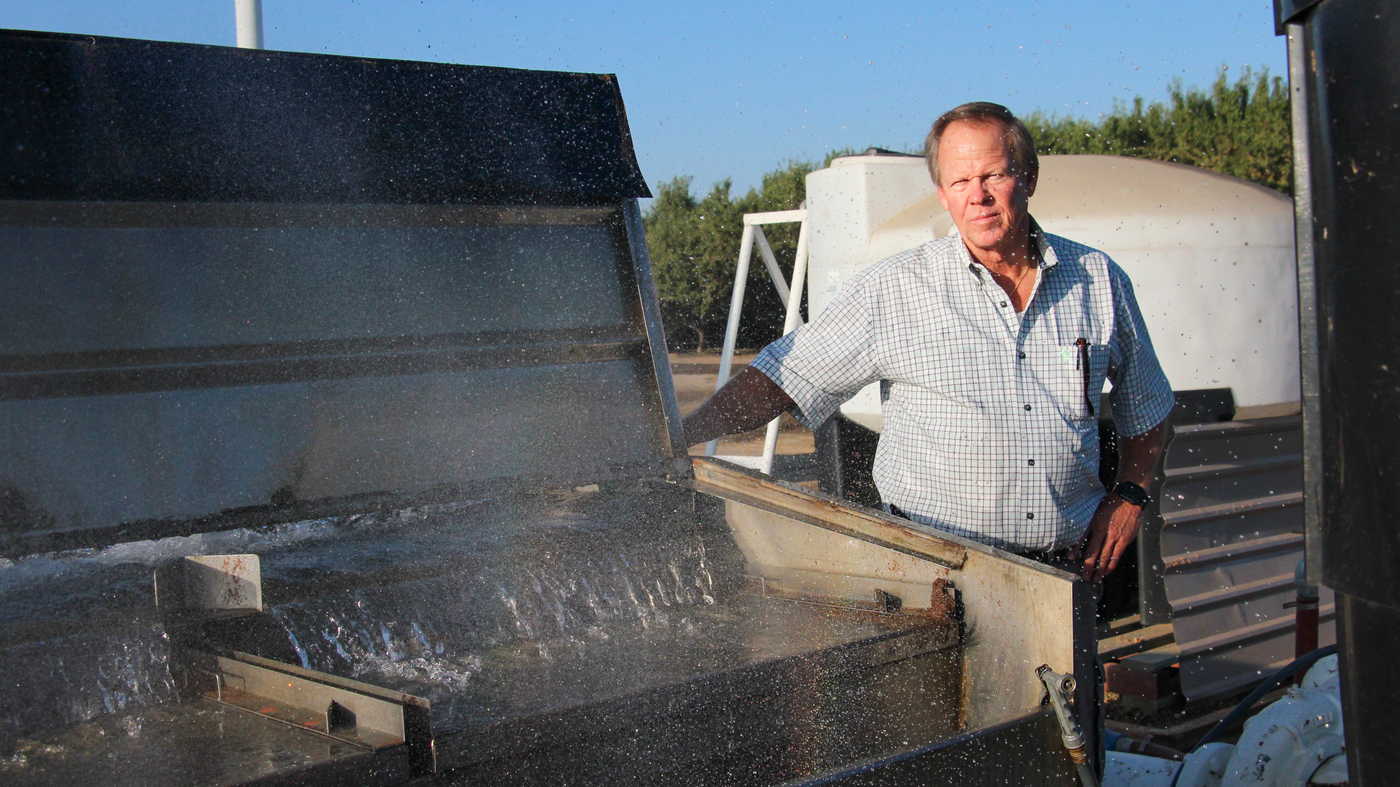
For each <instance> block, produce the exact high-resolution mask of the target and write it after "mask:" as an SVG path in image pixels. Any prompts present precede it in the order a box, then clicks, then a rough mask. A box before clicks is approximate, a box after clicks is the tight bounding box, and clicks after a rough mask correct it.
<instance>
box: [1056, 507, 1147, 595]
mask: <svg viewBox="0 0 1400 787" xmlns="http://www.w3.org/2000/svg"><path fill="white" fill-rule="evenodd" d="M1141 517H1142V509H1141V508H1139V507H1138V506H1135V505H1133V504H1132V503H1129V502H1128V501H1126V500H1124V499H1123V498H1121V497H1119V496H1118V495H1114V494H1110V495H1108V496H1107V497H1105V498H1104V499H1103V502H1101V503H1099V509H1098V510H1097V511H1095V512H1094V519H1093V521H1092V522H1090V523H1089V530H1088V532H1086V533H1085V534H1084V538H1082V539H1080V540H1079V543H1078V544H1075V545H1074V546H1072V547H1070V548H1069V558H1070V560H1078V559H1079V558H1080V557H1081V556H1082V557H1083V558H1084V564H1083V568H1082V569H1081V572H1080V576H1081V577H1083V578H1084V581H1085V582H1098V581H1099V580H1101V579H1103V578H1104V577H1106V576H1108V575H1109V573H1110V572H1112V571H1113V569H1115V568H1118V559H1119V558H1121V557H1123V553H1124V552H1126V551H1127V549H1128V545H1129V544H1131V543H1133V539H1134V538H1136V537H1137V532H1138V520H1139V518H1141ZM1085 542H1088V545H1087V546H1086V545H1085Z"/></svg>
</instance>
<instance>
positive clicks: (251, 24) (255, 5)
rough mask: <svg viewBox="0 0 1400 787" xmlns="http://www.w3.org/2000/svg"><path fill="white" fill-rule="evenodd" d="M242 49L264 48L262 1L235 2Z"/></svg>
mask: <svg viewBox="0 0 1400 787" xmlns="http://www.w3.org/2000/svg"><path fill="white" fill-rule="evenodd" d="M233 8H234V16H235V18H236V19H237V24H238V46H239V48H240V49H262V48H263V24H262V0H233Z"/></svg>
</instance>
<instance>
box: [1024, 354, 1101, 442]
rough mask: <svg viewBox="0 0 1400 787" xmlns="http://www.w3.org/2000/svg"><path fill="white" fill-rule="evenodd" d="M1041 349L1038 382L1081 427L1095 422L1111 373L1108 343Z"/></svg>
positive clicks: (1063, 413) (1037, 362)
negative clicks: (1109, 369) (1104, 387)
mask: <svg viewBox="0 0 1400 787" xmlns="http://www.w3.org/2000/svg"><path fill="white" fill-rule="evenodd" d="M1038 349H1039V351H1038V352H1036V353H1035V357H1036V359H1037V361H1036V370H1035V372H1036V378H1037V382H1038V383H1039V384H1040V385H1041V387H1042V388H1043V389H1044V390H1045V393H1046V394H1047V396H1048V397H1049V398H1050V400H1051V401H1052V402H1054V403H1055V408H1056V409H1057V410H1058V411H1059V413H1060V415H1061V417H1063V418H1064V419H1065V420H1066V421H1068V422H1070V423H1072V424H1074V425H1076V426H1079V427H1081V428H1088V427H1089V426H1090V425H1093V424H1096V423H1097V422H1098V418H1099V408H1100V399H1101V398H1102V394H1103V385H1104V380H1105V378H1107V376H1108V345H1106V344H1087V343H1086V344H1070V345H1058V346H1046V347H1041V348H1038Z"/></svg>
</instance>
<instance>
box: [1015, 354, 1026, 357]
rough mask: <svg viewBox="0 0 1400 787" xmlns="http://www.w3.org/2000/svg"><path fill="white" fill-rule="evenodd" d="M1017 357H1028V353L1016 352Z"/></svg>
mask: <svg viewBox="0 0 1400 787" xmlns="http://www.w3.org/2000/svg"><path fill="white" fill-rule="evenodd" d="M1016 357H1018V358H1025V357H1026V354H1025V353H1016Z"/></svg>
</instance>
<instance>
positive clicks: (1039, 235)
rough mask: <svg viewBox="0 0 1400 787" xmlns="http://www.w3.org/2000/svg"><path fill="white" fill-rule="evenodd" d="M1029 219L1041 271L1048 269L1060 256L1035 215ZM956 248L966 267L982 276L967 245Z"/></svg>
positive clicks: (956, 232)
mask: <svg viewBox="0 0 1400 787" xmlns="http://www.w3.org/2000/svg"><path fill="white" fill-rule="evenodd" d="M1030 220H1031V243H1034V244H1035V250H1036V252H1037V253H1038V254H1039V255H1040V269H1041V270H1042V271H1048V270H1050V269H1051V268H1053V267H1055V266H1056V265H1058V264H1060V258H1059V257H1056V256H1055V247H1054V246H1051V245H1050V238H1049V237H1048V236H1046V234H1045V230H1042V229H1041V228H1040V224H1039V223H1038V222H1036V220H1035V217H1034V216H1031V217H1030ZM953 235H954V236H955V237H957V236H958V231H957V229H956V228H955V229H954V230H953ZM959 240H961V238H959ZM958 248H959V249H960V250H961V251H962V255H963V258H964V259H965V260H967V269H968V270H970V271H972V272H973V273H974V274H976V276H977V278H979V279H980V278H982V270H983V268H982V266H981V265H979V264H977V260H975V259H973V258H972V253H971V252H969V251H968V250H967V246H965V245H963V244H962V243H959V244H958Z"/></svg>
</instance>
